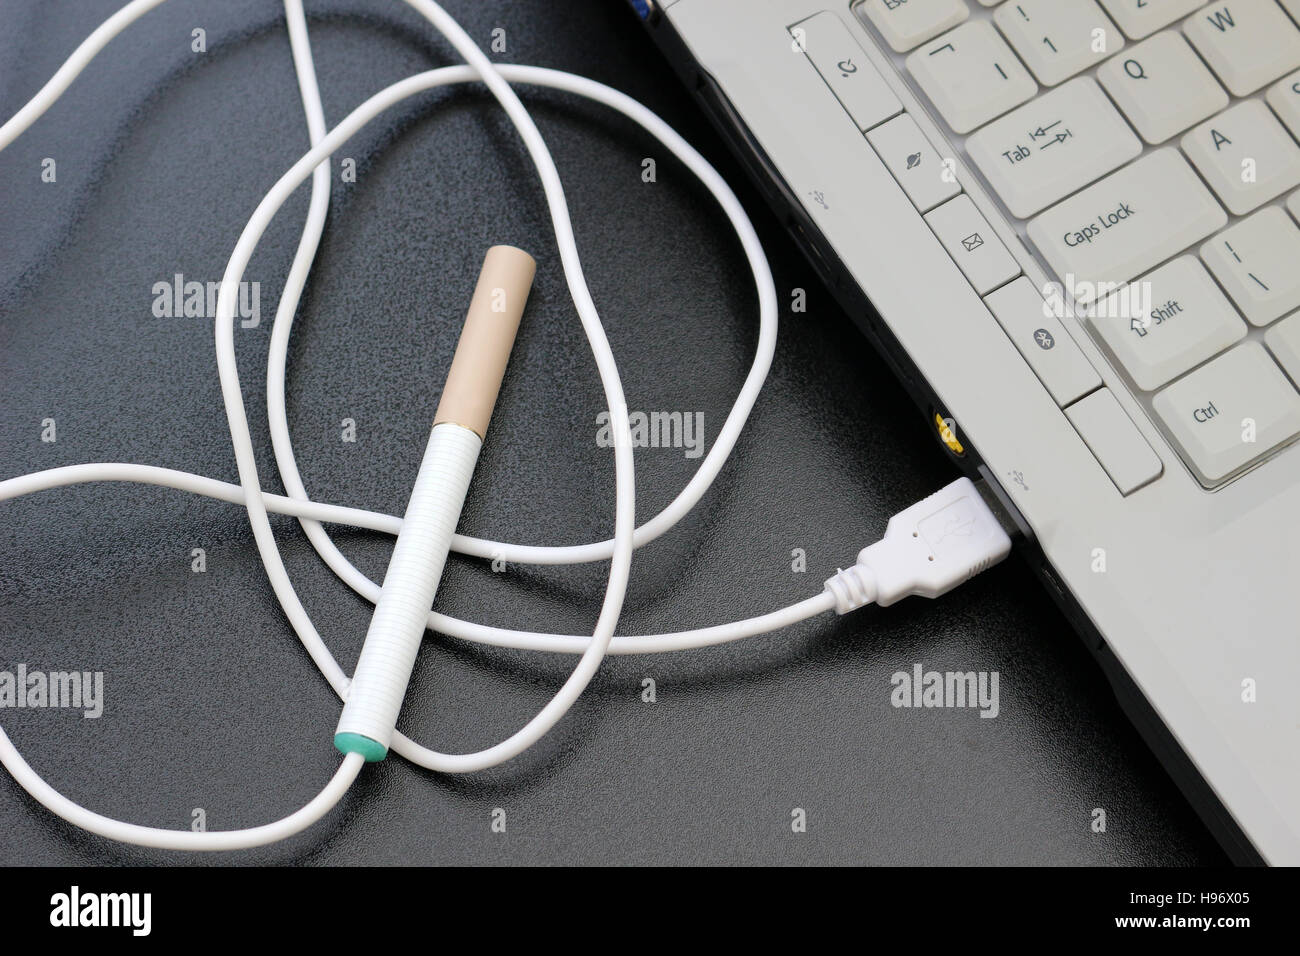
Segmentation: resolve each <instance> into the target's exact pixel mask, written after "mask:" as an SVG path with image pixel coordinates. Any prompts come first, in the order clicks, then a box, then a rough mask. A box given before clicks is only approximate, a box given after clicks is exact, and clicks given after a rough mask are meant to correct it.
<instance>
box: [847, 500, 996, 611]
mask: <svg viewBox="0 0 1300 956" xmlns="http://www.w3.org/2000/svg"><path fill="white" fill-rule="evenodd" d="M1010 551H1011V537H1010V536H1009V535H1008V534H1007V532H1006V531H1005V530H1004V529H1003V527H1002V522H1001V520H1000V519H999V517H998V516H997V514H995V513H994V511H993V509H992V508H990V507H989V505H988V504H987V503H986V502H985V500H984V498H983V496H982V495H981V494H980V493H979V489H978V488H976V487H975V483H974V482H972V481H971V480H970V479H969V478H959V479H958V480H956V481H954V482H953V483H952V484H950V485H948V486H946V487H944V488H942V489H940V490H939V491H937V492H935V493H934V494H932V495H930V497H928V498H925V499H923V500H921V501H918V502H917V503H916V504H914V505H912V506H911V507H910V508H907V509H906V510H904V511H900V512H899V513H898V514H896V515H894V517H892V518H890V519H889V525H888V527H886V528H885V536H884V537H883V538H881V539H880V540H879V541H877V542H876V543H875V544H872V545H868V546H867V547H865V548H863V549H862V551H861V552H859V553H858V562H857V564H855V565H853V566H852V567H849V568H845V569H843V570H841V571H839V572H837V573H836V574H835V575H834V576H833V577H831V578H830V579H829V580H827V582H826V590H827V591H829V592H830V593H831V594H832V595H834V597H835V611H836V613H838V614H847V613H848V612H849V611H854V610H857V609H858V608H860V607H863V606H865V605H867V604H878V605H880V606H881V607H887V606H889V605H890V604H893V603H894V602H895V601H898V600H901V599H902V598H905V597H908V596H909V595H912V594H916V595H920V596H921V597H928V598H936V597H939V596H940V595H943V594H947V593H948V592H949V591H951V590H952V589H953V588H955V587H956V586H957V585H959V584H963V583H965V582H966V581H969V580H970V579H971V578H973V577H974V576H975V575H977V574H979V573H980V572H981V571H983V570H985V569H986V568H990V567H992V566H993V565H995V564H997V563H998V562H999V561H1001V560H1002V559H1003V558H1005V557H1006V556H1007V555H1008V554H1009V553H1010Z"/></svg>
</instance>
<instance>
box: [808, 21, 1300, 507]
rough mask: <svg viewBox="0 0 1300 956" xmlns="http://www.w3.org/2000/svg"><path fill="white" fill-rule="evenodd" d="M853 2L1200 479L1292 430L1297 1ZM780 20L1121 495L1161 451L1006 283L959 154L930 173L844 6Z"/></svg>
mask: <svg viewBox="0 0 1300 956" xmlns="http://www.w3.org/2000/svg"><path fill="white" fill-rule="evenodd" d="M853 10H854V13H855V14H856V15H857V17H858V19H859V20H860V21H861V23H863V24H864V25H865V26H866V27H867V29H868V32H872V33H874V35H875V36H876V37H877V38H878V39H879V40H880V41H881V43H882V49H886V50H891V51H893V61H894V63H895V64H896V65H897V66H898V67H899V69H900V70H901V72H902V73H903V74H904V75H905V76H906V77H907V78H908V79H909V80H910V85H911V86H912V87H913V88H914V90H915V91H916V92H917V93H918V94H919V96H920V98H921V99H922V101H923V102H925V103H926V104H927V105H928V106H929V107H930V108H931V111H932V113H933V114H934V116H935V117H936V119H937V120H939V121H941V123H942V124H946V126H947V129H946V131H945V132H947V134H948V139H949V141H950V142H951V143H953V144H954V146H960V147H961V150H962V152H963V154H964V158H965V160H966V163H965V165H966V167H967V168H969V169H973V170H975V171H977V172H978V174H979V176H980V178H981V179H982V180H983V182H984V184H985V185H986V186H987V188H988V191H989V192H990V194H991V195H992V196H994V197H996V200H997V201H998V202H999V204H1000V206H1001V207H1002V208H1001V211H1002V212H1003V214H1004V215H1005V216H1006V218H1007V221H1008V222H1009V223H1010V224H1011V225H1012V226H1013V227H1014V229H1015V231H1016V232H1017V233H1018V234H1019V235H1020V236H1021V237H1022V238H1023V239H1025V240H1026V244H1027V246H1029V247H1030V248H1032V249H1034V250H1036V252H1037V253H1038V256H1039V258H1040V260H1041V261H1042V262H1043V264H1044V265H1046V266H1047V267H1048V268H1049V270H1050V271H1051V272H1054V273H1055V278H1056V280H1057V281H1058V282H1059V283H1060V286H1061V288H1062V289H1063V290H1064V292H1065V297H1066V298H1069V299H1071V300H1073V302H1074V312H1075V314H1076V315H1078V316H1079V317H1080V318H1079V321H1080V322H1081V324H1082V325H1083V326H1084V327H1085V328H1086V329H1087V331H1088V333H1089V334H1090V335H1092V336H1093V337H1094V339H1095V340H1096V341H1097V343H1098V345H1099V346H1100V347H1101V348H1102V349H1103V351H1104V352H1106V353H1107V354H1108V355H1109V356H1111V357H1112V358H1113V359H1114V364H1115V365H1116V366H1117V368H1119V369H1120V370H1121V371H1122V373H1123V375H1124V377H1125V383H1124V384H1125V385H1126V386H1127V387H1128V389H1129V390H1130V391H1131V393H1132V394H1133V395H1134V396H1135V397H1136V398H1137V400H1138V402H1139V403H1140V404H1141V405H1142V407H1143V408H1144V409H1145V410H1146V411H1147V412H1148V414H1149V415H1150V416H1151V418H1152V420H1153V421H1154V422H1155V423H1156V425H1157V427H1158V428H1159V429H1160V430H1161V432H1162V433H1163V434H1164V435H1165V436H1166V437H1167V438H1168V439H1169V440H1170V442H1171V444H1172V445H1173V447H1174V448H1175V449H1177V451H1178V452H1179V454H1180V455H1181V457H1182V459H1183V460H1184V462H1185V463H1186V464H1187V466H1188V468H1189V470H1190V471H1191V472H1192V474H1193V475H1194V476H1195V477H1196V478H1197V479H1198V480H1199V481H1200V482H1201V484H1202V485H1203V486H1205V487H1206V488H1215V487H1218V486H1220V485H1222V484H1223V483H1225V482H1226V481H1228V480H1230V479H1232V478H1235V477H1237V476H1238V475H1240V474H1241V473H1243V472H1244V471H1245V470H1247V469H1249V468H1251V467H1253V466H1255V465H1258V464H1260V463H1261V462H1263V461H1265V460H1266V459H1268V458H1269V457H1270V456H1271V455H1273V454H1274V453H1275V452H1277V450H1278V449H1279V448H1280V447H1281V446H1283V445H1286V444H1288V443H1290V442H1292V441H1293V440H1294V439H1295V438H1296V437H1297V436H1298V435H1300V393H1298V392H1297V389H1296V385H1297V384H1300V311H1298V310H1300V225H1297V223H1300V143H1298V142H1297V140H1300V0H1220V2H1217V3H1206V2H1205V0H1004V2H999V0H860V2H858V3H856V4H855V5H854V7H853ZM792 29H793V31H794V32H795V36H796V39H797V40H798V41H799V42H801V43H802V44H803V45H804V50H805V53H806V54H807V55H808V58H809V59H810V60H811V61H812V62H813V65H814V66H816V67H817V69H818V70H819V72H820V73H821V75H822V77H823V78H824V79H825V80H826V82H827V85H828V86H829V87H830V89H831V90H832V92H834V94H835V95H836V96H837V97H838V98H839V100H840V102H841V104H843V105H844V107H845V109H846V111H847V112H848V113H849V115H850V116H851V117H852V118H853V119H854V120H855V121H856V122H857V124H858V127H859V129H861V130H862V131H863V133H864V134H865V135H866V138H867V140H868V142H870V143H871V145H872V146H873V147H874V148H875V149H876V152H877V153H878V154H879V155H880V157H881V159H882V160H883V161H884V162H885V164H886V165H887V166H888V167H889V169H890V171H891V172H893V174H894V176H895V177H896V178H897V179H898V181H899V182H900V184H901V185H902V186H903V188H904V190H905V191H906V192H907V195H908V196H909V198H910V199H911V200H912V202H913V203H914V204H915V205H916V207H917V210H918V212H919V213H920V214H922V215H924V216H925V218H926V221H927V223H928V224H929V225H930V227H931V228H932V229H933V231H934V233H935V235H936V236H937V237H938V238H939V240H940V242H941V243H942V244H943V245H944V247H945V248H946V249H947V250H948V252H949V254H950V255H951V256H952V258H953V260H954V261H955V262H956V263H957V264H958V265H959V266H960V267H961V269H962V271H963V273H964V274H965V275H966V277H967V279H968V280H969V281H970V282H971V284H972V286H973V287H974V288H975V290H976V291H977V292H978V293H979V294H980V295H981V296H983V297H985V301H986V303H987V304H988V305H989V308H990V311H991V312H992V313H993V315H994V316H995V318H997V320H998V321H999V323H1001V324H1002V326H1003V328H1004V329H1005V330H1006V331H1007V334H1008V335H1009V336H1010V337H1011V338H1012V340H1013V342H1015V344H1016V345H1017V347H1018V348H1019V349H1020V351H1021V354H1022V355H1024V356H1025V358H1026V360H1027V361H1028V362H1029V363H1030V365H1031V366H1032V367H1033V368H1034V371H1035V372H1036V373H1037V374H1038V376H1039V378H1040V379H1041V380H1042V381H1043V383H1044V385H1045V386H1046V387H1047V389H1048V391H1049V392H1050V393H1051V394H1052V396H1053V398H1054V399H1055V400H1056V401H1057V402H1058V404H1060V405H1061V407H1062V408H1063V409H1064V410H1065V412H1066V415H1067V417H1068V418H1069V419H1070V421H1071V422H1072V423H1073V424H1074V425H1075V427H1076V428H1077V429H1079V431H1080V434H1081V435H1082V437H1083V438H1084V440H1085V442H1087V444H1088V445H1089V447H1090V448H1091V449H1092V450H1093V452H1094V453H1095V454H1097V456H1098V458H1099V460H1100V461H1101V463H1102V465H1103V466H1104V467H1105V468H1106V470H1107V472H1108V473H1109V474H1110V475H1111V477H1112V479H1114V480H1115V483H1116V485H1117V486H1118V487H1119V489H1120V491H1121V492H1122V493H1124V494H1128V493H1130V492H1131V491H1133V490H1136V489H1137V488H1139V487H1142V486H1143V485H1144V484H1146V483H1149V482H1150V481H1151V480H1153V479H1154V478H1155V477H1157V476H1158V475H1159V474H1160V473H1161V466H1160V463H1159V459H1158V457H1157V456H1156V455H1155V454H1154V453H1153V452H1152V451H1151V450H1150V448H1149V447H1148V446H1146V443H1145V440H1144V439H1142V437H1141V435H1140V433H1139V432H1137V430H1136V428H1134V427H1133V426H1132V424H1131V422H1129V421H1128V420H1127V416H1126V415H1125V413H1124V411H1123V410H1122V408H1121V407H1120V405H1119V403H1118V402H1117V401H1115V398H1114V396H1113V395H1111V394H1109V392H1108V390H1107V388H1106V387H1105V386H1104V385H1103V384H1102V381H1101V379H1100V376H1099V375H1098V374H1097V372H1096V371H1095V370H1094V369H1093V368H1092V365H1091V363H1090V362H1088V360H1087V359H1086V358H1085V357H1084V356H1083V354H1082V352H1080V351H1079V350H1078V349H1077V348H1075V347H1074V346H1073V343H1072V342H1071V340H1070V339H1069V336H1068V335H1066V334H1064V330H1063V329H1061V327H1060V325H1059V323H1056V322H1055V320H1054V319H1052V318H1051V316H1050V314H1049V313H1050V309H1048V310H1047V311H1046V312H1045V310H1044V295H1045V294H1048V298H1049V299H1050V290H1047V289H1044V290H1039V289H1037V288H1035V286H1034V285H1033V283H1031V282H1030V280H1029V279H1028V278H1026V277H1024V276H1023V275H1022V274H1021V268H1020V265H1019V263H1018V262H1017V261H1016V259H1015V258H1014V256H1013V255H1012V254H1011V252H1010V251H1009V250H1008V249H1007V248H1005V247H1004V246H1003V245H1002V244H1001V242H1000V241H999V240H998V239H997V237H996V236H995V235H994V234H993V231H992V230H991V229H989V228H988V223H987V220H986V219H985V218H984V215H983V214H982V213H981V212H980V211H979V209H977V208H976V204H975V203H974V202H973V201H972V199H971V197H970V196H968V195H965V194H964V189H963V187H962V185H961V184H960V182H959V181H958V177H956V176H954V175H951V171H952V169H953V168H955V166H954V164H952V163H947V164H942V165H945V166H946V167H947V172H948V173H949V175H942V174H940V175H936V168H937V167H938V166H939V165H940V164H936V163H934V162H933V161H932V162H930V163H928V164H927V163H925V162H924V161H923V160H922V159H921V157H923V156H925V155H927V154H931V155H933V154H934V152H935V151H934V150H933V149H932V148H931V147H930V145H929V143H928V141H927V138H926V136H925V134H924V133H923V132H922V130H921V129H920V127H919V126H918V125H917V123H916V121H915V120H914V119H913V118H912V117H911V116H909V115H907V113H906V112H905V111H904V109H903V106H902V105H901V104H900V103H899V102H898V99H897V97H896V96H894V94H893V93H892V91H891V90H889V88H888V85H887V84H885V83H884V82H883V81H882V80H881V78H880V77H879V76H878V75H867V76H864V75H863V74H865V73H867V72H868V71H869V70H870V69H871V68H870V66H869V65H868V63H867V61H866V59H865V57H862V56H861V55H860V54H861V50H860V48H857V47H856V41H855V40H854V39H853V38H852V36H851V35H849V34H848V32H847V30H845V29H844V26H843V24H842V22H841V21H839V18H838V16H837V15H836V14H834V13H829V12H828V13H823V14H818V15H817V16H815V17H812V18H810V19H809V20H806V21H804V22H803V23H800V24H796V25H795V27H793V28H792ZM853 49H858V53H859V56H858V57H857V58H856V59H855V58H854V57H853V56H852V55H851V51H852V50H853ZM859 61H860V62H861V63H862V66H863V67H865V69H863V70H859V69H858V62H859ZM1125 426H1127V430H1126V428H1125ZM1135 438H1136V441H1135V440H1134V439H1135Z"/></svg>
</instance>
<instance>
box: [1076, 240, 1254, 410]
mask: <svg viewBox="0 0 1300 956" xmlns="http://www.w3.org/2000/svg"><path fill="white" fill-rule="evenodd" d="M1088 320H1089V321H1090V322H1091V323H1092V325H1093V328H1095V329H1096V330H1097V332H1098V333H1099V334H1100V335H1101V337H1102V339H1103V340H1104V341H1105V342H1106V344H1107V345H1108V346H1110V350H1111V352H1113V353H1114V355H1115V357H1116V358H1118V359H1119V360H1120V363H1121V364H1122V365H1123V366H1124V368H1125V369H1126V370H1127V371H1128V374H1129V377H1130V378H1132V379H1133V382H1134V383H1135V384H1136V385H1137V387H1138V388H1140V389H1142V390H1143V391H1146V392H1151V391H1154V390H1155V389H1157V388H1159V387H1160V386H1161V385H1164V384H1165V383H1167V382H1169V381H1171V380H1172V379H1174V378H1175V377H1177V376H1179V375H1182V374H1183V373H1184V372H1186V371H1187V370H1188V369H1189V368H1192V367H1193V366H1196V365H1200V364H1201V363H1202V362H1204V361H1205V360H1206V359H1208V358H1211V357H1213V356H1215V355H1218V354H1219V353H1220V352H1222V351H1223V350H1224V349H1226V348H1227V347H1228V346H1229V345H1233V344H1235V343H1236V342H1239V341H1240V340H1241V339H1243V338H1245V337H1246V323H1245V322H1243V321H1241V318H1240V316H1238V315H1237V310H1236V309H1234V308H1233V307H1232V305H1231V303H1229V302H1228V300H1227V298H1226V297H1225V296H1224V294H1223V293H1222V292H1220V291H1219V287H1218V286H1217V285H1215V284H1214V280H1213V279H1211V278H1210V275H1209V273H1208V272H1206V271H1205V267H1204V266H1203V265H1201V264H1200V262H1198V261H1197V259H1196V257H1195V256H1182V257H1180V258H1178V259H1175V260H1174V261H1173V262H1169V263H1166V264H1165V265H1163V266H1161V267H1160V268H1159V269H1157V270H1156V271H1155V272H1152V273H1150V274H1149V275H1147V276H1144V277H1143V278H1141V279H1139V280H1137V281H1136V282H1131V283H1129V284H1128V285H1127V286H1125V287H1124V288H1123V289H1120V290H1119V291H1118V292H1116V293H1115V294H1114V295H1112V296H1111V297H1110V298H1109V299H1106V300H1105V301H1103V302H1099V303H1098V304H1097V306H1096V308H1095V309H1094V310H1093V311H1092V312H1091V313H1090V314H1089V316H1088Z"/></svg>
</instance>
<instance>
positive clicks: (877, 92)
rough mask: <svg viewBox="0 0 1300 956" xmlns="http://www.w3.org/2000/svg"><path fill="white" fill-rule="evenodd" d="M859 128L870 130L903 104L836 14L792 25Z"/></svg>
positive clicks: (811, 58) (897, 111) (819, 70)
mask: <svg viewBox="0 0 1300 956" xmlns="http://www.w3.org/2000/svg"><path fill="white" fill-rule="evenodd" d="M791 33H792V34H793V36H794V37H795V38H796V42H798V43H800V44H801V45H802V47H803V50H804V53H805V54H806V55H807V56H808V59H809V60H811V61H812V65H813V66H815V67H816V68H817V72H818V73H820V74H821V75H822V79H823V80H825V81H826V85H827V86H829V87H830V88H831V91H832V92H833V93H834V94H835V97H836V99H838V100H839V101H840V105H841V106H843V107H844V110H845V112H846V113H848V114H849V116H851V117H853V122H855V123H857V125H858V129H860V130H864V131H865V130H869V129H871V127H873V126H876V125H879V124H880V123H883V122H884V121H885V120H887V119H889V118H890V117H891V116H897V115H898V114H899V113H901V112H903V104H902V103H900V102H898V97H897V96H895V95H894V91H893V90H891V89H890V88H889V84H888V83H886V82H885V78H884V77H883V76H881V75H880V72H879V71H878V70H877V69H876V68H875V67H874V66H872V65H871V61H870V60H868V59H867V55H866V54H865V53H863V52H862V47H860V46H858V42H857V41H856V40H854V39H853V36H852V34H850V33H849V30H848V27H846V26H845V25H844V22H843V21H842V20H840V18H839V17H837V16H836V15H835V14H833V13H830V12H829V11H828V12H825V13H819V14H817V15H816V16H814V17H809V18H808V19H807V20H804V21H803V22H801V23H798V24H796V25H795V26H794V27H792V28H791Z"/></svg>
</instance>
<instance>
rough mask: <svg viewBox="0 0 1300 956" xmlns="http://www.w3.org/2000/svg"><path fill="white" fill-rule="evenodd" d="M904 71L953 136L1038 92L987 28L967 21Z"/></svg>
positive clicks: (916, 55)
mask: <svg viewBox="0 0 1300 956" xmlns="http://www.w3.org/2000/svg"><path fill="white" fill-rule="evenodd" d="M907 71H908V72H909V73H911V74H912V77H913V79H915V80H916V82H917V84H918V85H919V86H920V87H921V89H922V90H923V91H924V92H925V95H926V96H928V97H929V98H930V102H932V103H934V105H935V108H937V109H938V110H939V113H940V114H941V115H942V116H943V118H944V119H945V120H947V122H948V125H949V126H951V127H952V128H953V130H954V131H955V132H958V133H969V132H970V131H971V130H973V129H975V128H976V127H977V126H983V125H984V124H985V123H987V122H988V121H989V120H991V119H993V118H994V117H995V116H1001V115H1002V114H1003V113H1005V112H1006V111H1007V110H1009V109H1013V108H1014V107H1017V106H1019V105H1020V104H1021V103H1023V102H1025V101H1026V100H1028V99H1030V98H1031V97H1032V96H1033V95H1034V94H1035V93H1037V92H1038V84H1037V83H1035V82H1034V78H1033V77H1032V76H1030V75H1029V74H1028V72H1026V71H1025V68H1024V67H1023V66H1021V65H1020V61H1019V60H1017V59H1016V55H1015V54H1014V53H1012V52H1011V48H1010V47H1009V46H1007V44H1006V41H1005V40H1003V39H1002V37H1000V36H998V32H997V31H996V30H994V29H993V26H992V24H989V23H987V22H985V21H983V20H970V21H967V22H966V23H963V24H962V25H961V26H959V27H957V28H956V29H955V30H950V31H948V32H947V33H945V34H944V35H943V36H941V37H938V38H937V39H934V40H931V41H930V42H929V43H927V44H925V45H924V46H922V47H921V48H920V49H918V50H915V51H913V52H912V53H911V54H910V55H909V56H908V58H907Z"/></svg>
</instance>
